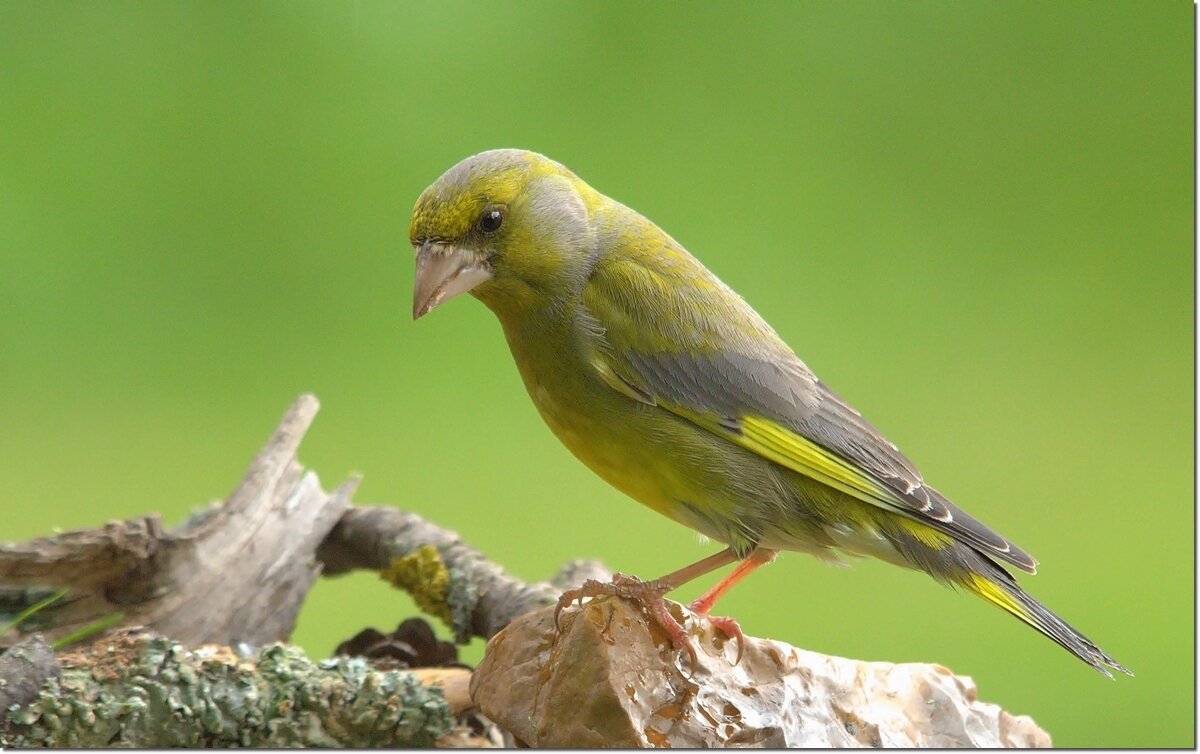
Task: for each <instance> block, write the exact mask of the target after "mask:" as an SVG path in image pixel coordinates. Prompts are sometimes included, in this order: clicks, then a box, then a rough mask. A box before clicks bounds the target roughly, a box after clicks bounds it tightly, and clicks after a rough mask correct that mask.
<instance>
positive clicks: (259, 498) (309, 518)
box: [0, 394, 358, 646]
mask: <svg viewBox="0 0 1200 754" xmlns="http://www.w3.org/2000/svg"><path fill="white" fill-rule="evenodd" d="M318 408H319V403H318V402H317V399H316V398H315V397H314V396H312V395H307V394H306V395H302V396H300V397H299V398H298V399H297V400H296V402H295V403H293V404H292V406H291V408H290V409H288V411H287V413H286V414H285V415H284V417H283V420H282V422H281V423H280V425H279V428H278V429H277V430H276V431H275V433H274V434H273V435H272V436H271V438H270V440H269V441H268V442H267V444H266V446H265V447H264V448H263V450H262V451H261V452H260V453H259V454H258V456H257V457H256V458H255V459H254V461H253V463H252V464H251V465H250V468H249V470H248V471H247V473H246V476H245V478H244V479H243V480H242V482H241V484H239V485H238V487H237V489H235V490H234V491H233V493H232V494H231V495H230V496H229V499H228V500H227V501H226V502H225V503H224V504H222V505H217V506H214V507H212V508H210V509H208V510H207V511H205V512H203V513H201V514H199V515H197V516H195V517H193V518H192V519H191V520H189V521H188V522H186V523H185V524H184V525H183V526H182V527H181V528H180V529H178V530H175V531H168V530H166V528H165V527H164V526H163V524H162V520H161V518H160V517H159V516H158V515H150V516H145V517H141V518H136V519H132V520H129V521H114V522H110V523H109V524H107V525H105V526H104V527H102V528H100V529H93V530H87V531H76V532H69V533H66V534H61V535H59V536H56V537H47V538H41V539H35V540H31V541H29V542H24V543H20V544H12V545H5V546H2V547H0V589H2V594H3V596H5V597H7V598H8V601H10V602H11V601H13V598H14V595H19V594H20V593H21V592H22V591H31V590H36V591H54V590H57V589H59V588H62V587H66V588H67V589H69V594H68V596H67V597H66V599H65V600H63V601H61V602H59V603H58V604H56V605H54V606H52V607H50V608H47V609H45V610H42V611H40V612H39V613H38V614H37V615H36V616H35V619H34V620H31V621H30V623H32V624H33V625H35V626H38V627H39V628H40V629H41V630H42V631H43V633H44V634H45V635H46V637H47V639H48V640H50V641H54V640H55V639H57V638H61V637H63V636H66V635H69V634H71V633H72V632H74V631H77V630H79V629H81V628H83V627H85V626H88V625H91V624H93V623H94V622H96V621H99V620H103V619H106V618H109V617H111V616H114V615H116V614H120V615H121V616H122V618H121V620H120V622H119V623H120V625H126V626H128V625H143V626H147V627H149V628H151V629H153V630H155V631H157V632H159V633H162V634H164V635H166V636H170V637H171V638H173V639H176V640H178V641H181V642H183V643H184V644H187V645H191V646H195V645H198V644H203V643H217V644H224V645H229V646H236V645H238V644H248V645H251V646H262V645H264V644H267V643H268V642H271V641H277V640H283V639H286V638H287V637H288V636H289V635H290V634H291V632H292V628H293V627H294V625H295V621H296V614H297V612H298V611H299V609H300V604H301V602H302V601H303V599H304V596H305V594H306V593H307V592H308V590H309V588H310V587H311V586H312V584H313V582H314V581H315V580H316V578H317V576H318V575H319V574H320V570H321V567H320V564H319V563H317V562H315V560H314V559H313V557H312V554H313V553H314V552H315V551H316V549H317V546H318V545H319V544H320V542H321V540H323V539H324V538H325V536H326V534H328V532H329V531H330V530H331V529H332V528H333V526H334V524H336V523H337V521H338V519H339V518H340V517H341V515H342V514H343V513H344V512H345V511H346V509H347V508H348V507H349V505H350V498H351V496H352V495H353V493H354V489H355V488H356V487H357V486H358V480H357V479H350V480H348V481H346V482H345V483H343V484H341V485H340V486H339V487H337V488H336V489H335V490H333V492H332V493H326V492H325V491H323V490H322V489H321V485H320V482H319V480H318V479H317V476H316V474H314V473H313V472H309V471H305V470H304V468H303V467H302V466H301V465H300V464H299V463H298V462H297V460H296V450H297V448H298V447H299V445H300V441H301V439H302V438H303V437H304V434H305V432H306V431H307V430H308V428H309V426H310V425H311V424H312V421H313V418H314V417H315V416H316V413H317V410H318ZM42 623H44V624H47V625H39V624H42ZM13 633H15V630H14V632H10V635H7V636H0V644H2V643H11V642H12V641H13V640H14V639H15V638H16V636H14V635H12V634H13Z"/></svg>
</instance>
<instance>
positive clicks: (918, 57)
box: [0, 1, 1195, 747]
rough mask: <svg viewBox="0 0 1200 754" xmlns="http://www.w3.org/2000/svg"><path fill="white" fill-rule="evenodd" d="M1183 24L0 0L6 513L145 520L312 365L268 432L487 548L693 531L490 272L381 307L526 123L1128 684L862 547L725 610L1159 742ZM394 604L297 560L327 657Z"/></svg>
mask: <svg viewBox="0 0 1200 754" xmlns="http://www.w3.org/2000/svg"><path fill="white" fill-rule="evenodd" d="M1192 14H1193V9H1192V5H1191V4H1190V3H1188V2H1170V3H1164V2H1129V3H1111V2H1091V1H1089V2H1083V3H1068V2H1056V3H1044V2H1037V3H1021V2H1003V3H999V2H996V3H958V2H954V3H909V2H905V3H899V2H894V3H884V2H874V3H842V2H802V3H801V2H780V3H763V2H758V3H753V4H734V3H702V4H688V5H686V6H683V5H675V4H670V5H656V6H647V5H645V4H643V3H641V2H628V3H611V2H610V3H603V4H601V3H571V4H564V3H522V4H511V3H510V4H493V3H482V2H480V3H451V2H444V3H437V4H432V3H422V4H417V3H383V2H362V1H359V2H336V3H298V2H269V3H258V2H204V3H200V2H188V3H183V2H180V3H174V2H157V3H115V2H104V3H99V2H92V3H71V2H56V3H34V2H5V3H3V4H0V422H2V424H0V426H2V427H3V429H2V431H0V470H2V476H0V478H2V479H3V485H2V487H0V509H2V510H3V529H2V530H0V538H4V539H10V540H18V539H23V538H28V537H33V536H36V535H41V534H46V533H49V532H50V531H52V530H53V529H55V528H64V529H69V528H78V527H90V526H95V525H98V524H100V523H102V522H104V521H106V520H108V519H113V518H122V517H128V516H134V515H138V514H142V513H145V512H148V511H160V512H161V513H162V514H163V515H164V516H165V517H166V518H167V519H168V521H170V522H176V521H179V520H181V519H182V518H183V517H184V516H185V515H186V514H187V512H188V511H189V510H190V509H192V508H194V507H196V506H198V505H201V504H203V503H205V502H207V501H209V500H211V499H215V498H220V497H223V496H224V495H225V494H226V493H227V492H228V491H229V490H230V489H231V488H232V487H233V486H234V484H235V483H236V482H237V481H238V479H239V478H240V476H241V474H242V472H243V470H244V468H245V467H246V465H247V464H248V462H249V460H250V459H251V457H252V456H253V454H254V453H255V452H256V451H257V450H258V448H259V447H260V445H261V444H262V443H263V441H264V440H265V439H266V437H267V435H268V434H269V432H270V431H271V430H272V429H273V428H274V426H275V423H276V421H277V420H278V418H279V416H280V414H281V413H282V412H283V410H284V409H285V408H286V406H287V405H288V404H289V403H290V402H291V400H292V399H293V398H294V397H295V396H296V395H297V394H298V393H300V392H301V391H308V390H311V391H314V392H315V393H316V394H317V395H318V396H319V397H320V399H321V401H322V405H323V409H322V412H321V415H320V417H319V418H318V420H317V423H316V425H315V426H314V428H313V430H312V431H311V432H310V435H309V438H308V440H307V442H306V443H305V445H304V447H303V448H302V454H301V455H302V460H303V462H304V463H305V464H307V465H308V466H309V467H310V468H313V469H315V470H317V471H318V472H319V473H320V474H321V475H322V476H323V480H324V482H325V483H326V485H327V486H332V485H333V484H335V483H337V482H339V481H341V480H342V479H343V478H345V477H346V476H347V475H348V474H350V473H352V472H361V473H363V474H364V476H365V480H364V482H363V485H362V487H361V492H360V494H359V496H358V499H359V501H360V502H368V503H389V504H395V505H398V506H401V507H404V508H407V509H410V510H413V511H416V512H418V513H421V514H423V515H425V516H427V517H429V518H431V519H433V520H434V521H436V522H438V523H440V524H442V525H445V526H447V527H450V528H453V529H456V530H458V531H459V532H460V533H461V534H462V535H463V536H464V537H465V538H466V539H467V540H468V541H470V542H472V543H474V544H475V545H477V546H479V547H480V548H482V549H483V550H484V551H485V552H486V553H487V554H488V555H490V556H491V557H492V558H494V559H495V560H496V561H498V562H499V563H502V564H503V565H505V566H506V567H508V568H509V569H510V570H511V571H513V572H515V573H516V574H518V575H520V576H522V577H526V578H530V579H537V578H543V577H545V576H547V575H549V574H550V573H551V572H552V571H553V570H554V569H555V568H556V567H557V566H558V565H559V564H560V563H562V562H563V561H564V560H567V559H570V558H577V557H592V558H599V559H602V560H604V561H605V562H606V563H608V564H609V565H611V566H612V567H614V568H618V569H620V570H622V571H625V572H630V573H636V574H640V575H643V576H647V577H649V576H656V575H660V574H661V573H663V572H666V571H669V570H672V569H674V568H676V567H678V566H680V565H683V564H684V563H687V562H691V561H692V560H695V559H697V558H699V557H701V556H703V555H705V554H708V553H710V552H713V551H715V549H716V547H715V546H714V545H712V544H709V545H706V546H700V545H698V544H697V540H696V537H695V536H694V535H693V534H692V533H691V532H689V531H687V530H684V529H683V528H681V527H679V526H678V525H676V524H673V523H671V522H669V521H667V520H666V519H662V518H659V517H657V516H656V515H655V514H654V513H652V512H650V511H649V510H647V509H644V508H642V507H640V506H638V505H636V504H635V503H633V502H631V501H630V500H628V499H625V498H623V497H622V496H621V495H620V494H619V493H617V492H615V491H614V490H612V489H610V488H608V487H607V486H606V485H605V484H604V483H603V482H601V481H600V480H599V479H597V478H595V477H593V476H592V475H591V473H590V472H588V471H587V470H586V469H585V468H584V467H583V466H582V465H581V464H579V463H578V462H577V461H575V460H574V459H573V458H571V457H570V455H569V454H568V453H567V451H565V450H564V449H563V448H562V447H560V446H559V444H558V442H557V440H555V439H554V437H553V436H552V435H551V434H550V432H549V431H548V430H547V429H546V428H545V427H544V426H543V425H542V422H541V420H540V419H539V418H538V416H537V414H536V412H535V411H534V409H533V407H532V406H531V405H530V402H529V400H528V398H527V397H526V395H525V393H524V390H523V388H522V386H521V383H520V381H519V379H518V376H517V373H516V370H515V369H514V367H513V365H512V362H511V359H510V357H509V354H508V351H507V348H506V346H505V344H504V342H503V338H502V336H501V333H500V330H499V328H498V326H497V324H496V323H495V321H494V319H493V317H492V315H491V314H490V313H489V312H488V311H487V310H486V309H485V308H484V307H483V306H481V305H479V304H478V303H477V302H474V301H472V300H469V299H467V298H464V299H463V300H456V301H454V302H453V303H452V304H451V305H448V306H445V307H443V308H441V309H439V310H438V311H437V312H436V313H435V314H434V315H433V316H431V317H429V318H427V319H424V320H422V321H421V322H420V323H419V324H413V323H412V322H411V321H410V314H409V312H410V303H409V296H410V290H411V285H412V257H411V250H410V248H409V246H408V243H407V228H408V213H409V209H410V207H411V206H412V202H413V201H414V200H415V199H416V197H417V195H418V194H419V193H420V191H421V190H422V189H423V188H424V187H425V186H426V185H427V184H428V183H430V182H431V181H433V180H434V179H435V178H436V177H437V176H438V175H439V174H440V173H441V172H442V171H444V170H445V169H447V168H449V167H450V166H451V165H452V164H454V163H455V162H457V161H458V160H460V159H461V158H463V157H465V156H467V155H470V154H472V153H475V152H478V151H480V150H483V149H487V148H492V147H500V146H520V147H526V148H530V149H535V150H538V151H541V152H544V153H546V154H548V155H550V156H552V157H554V158H556V159H558V160H560V161H562V162H564V163H565V164H567V165H568V166H570V167H571V168H572V169H574V170H575V171H576V172H578V173H579V175H581V176H582V177H584V179H585V180H587V181H588V182H590V183H591V184H592V185H593V186H595V187H597V188H598V189H600V190H601V191H603V192H605V193H607V194H609V195H611V196H613V197H616V198H618V199H620V200H621V201H623V202H625V203H627V204H629V205H630V206H632V207H635V208H637V209H638V210H639V211H641V212H642V213H644V214H646V215H647V216H649V217H650V218H652V219H653V220H655V221H656V222H658V223H659V224H660V225H661V226H662V227H663V228H665V229H666V230H667V231H668V232H669V233H671V234H672V235H674V236H675V237H676V238H677V239H679V240H680V241H681V242H682V243H683V244H684V245H685V246H687V247H688V248H689V249H690V250H691V251H692V252H693V253H694V254H696V255H697V256H698V257H700V258H701V259H702V260H703V261H704V262H705V263H706V264H708V266H709V267H710V268H712V269H713V270H714V271H715V272H717V274H719V275H720V276H721V277H722V278H723V279H724V280H725V281H726V282H728V283H730V284H731V285H732V286H733V287H734V288H735V289H737V290H738V291H739V292H741V293H742V294H743V295H744V296H745V297H746V298H747V299H748V300H749V301H750V302H751V303H752V304H753V305H754V306H755V307H756V308H757V309H758V311H759V312H760V313H761V314H763V316H764V317H765V318H766V319H767V320H768V321H770V322H771V323H772V324H773V325H774V326H775V328H776V329H777V330H778V331H779V332H780V333H781V335H783V337H784V338H785V339H786V340H788V342H789V343H791V344H792V346H793V347H794V348H795V349H796V351H797V352H798V353H799V354H800V355H801V357H802V358H804V359H805V361H806V362H807V363H808V364H809V365H810V366H811V367H813V368H814V369H815V370H816V371H817V373H818V374H820V375H821V376H822V377H823V378H824V379H825V380H826V382H828V383H829V384H831V385H832V386H833V387H834V389H836V390H837V391H839V392H840V393H842V394H843V395H844V396H846V397H847V398H848V399H849V400H850V401H851V403H853V404H854V405H856V406H857V407H858V408H859V409H861V410H862V411H863V412H864V413H865V414H866V415H867V416H868V417H869V418H871V419H872V420H873V421H874V422H875V423H876V424H877V425H878V426H879V427H880V428H881V429H882V430H883V431H884V432H885V433H886V434H888V435H889V436H890V437H891V438H892V439H893V440H894V441H896V442H897V443H898V444H899V445H900V447H901V448H903V449H904V450H905V451H906V452H907V453H908V454H909V455H910V456H911V457H912V458H913V459H914V460H915V461H916V462H917V463H918V464H919V465H920V467H921V468H922V469H923V471H924V473H925V476H926V478H928V479H930V480H931V481H932V482H933V483H934V484H936V485H937V486H938V487H939V488H941V489H942V490H943V491H944V492H946V493H947V494H948V495H950V496H951V497H952V498H953V499H955V500H956V501H958V502H959V503H960V504H961V505H963V506H964V507H966V508H967V509H968V510H970V511H972V512H973V513H975V514H976V515H978V516H979V517H981V518H982V519H984V520H985V521H987V522H989V523H991V524H992V525H994V526H995V527H996V528H998V529H999V530H1000V531H1002V532H1004V533H1006V534H1008V535H1009V536H1011V537H1012V538H1014V539H1015V540H1016V541H1017V542H1019V543H1020V544H1021V545H1022V546H1024V547H1026V548H1028V549H1029V550H1030V551H1032V552H1033V553H1035V554H1036V555H1037V556H1038V557H1039V558H1040V559H1041V561H1042V569H1041V570H1042V573H1041V574H1040V575H1039V576H1037V577H1036V578H1026V579H1024V580H1023V583H1024V584H1025V585H1026V586H1027V587H1028V588H1029V589H1030V590H1031V591H1032V592H1033V593H1034V594H1036V595H1037V596H1038V597H1040V598H1041V599H1043V600H1044V601H1045V602H1046V603H1047V604H1049V605H1050V606H1052V607H1053V608H1054V609H1055V610H1057V611H1059V612H1060V613H1061V614H1062V615H1064V616H1066V617H1067V618H1068V620H1070V621H1071V622H1073V623H1074V624H1076V625H1077V626H1079V627H1080V628H1081V629H1083V630H1084V631H1085V632H1086V633H1087V634H1089V635H1090V636H1092V637H1093V638H1095V639H1096V640H1097V641H1098V642H1099V643H1100V644H1101V645H1102V646H1103V647H1104V648H1105V649H1107V650H1108V651H1109V652H1111V653H1112V654H1113V656H1115V657H1117V658H1118V659H1120V660H1121V661H1122V662H1124V663H1126V664H1127V665H1128V666H1129V667H1131V668H1133V669H1134V670H1135V672H1136V673H1137V677H1136V678H1134V679H1125V678H1122V679H1119V682H1117V683H1110V682H1108V681H1106V680H1105V679H1103V678H1101V677H1099V676H1097V675H1096V674H1095V673H1094V672H1092V671H1091V670H1089V669H1088V668H1087V667H1085V666H1084V665H1082V664H1080V663H1079V662H1078V661H1076V660H1074V659H1072V658H1071V657H1070V656H1069V655H1067V654H1066V653H1065V652H1063V651H1062V650H1061V649H1059V648H1058V647H1057V646H1055V645H1054V644H1053V643H1052V642H1050V641H1047V640H1046V639H1044V638H1042V637H1039V636H1038V635H1037V634H1036V633H1034V632H1033V631H1031V630H1029V629H1027V628H1025V627H1023V626H1021V625H1020V624H1019V623H1017V622H1016V621H1014V620H1012V619H1010V618H1008V617H1006V616H1004V615H1003V614H1001V613H1000V612H998V611H996V610H994V609H993V608H990V607H988V606H987V605H985V604H984V603H983V602H982V601H978V600H974V599H971V598H968V597H966V596H963V595H960V594H955V593H953V592H951V591H949V590H947V589H943V588H941V587H939V586H938V585H937V584H935V583H933V582H932V581H930V580H929V579H927V578H925V577H923V576H920V575H917V574H913V573H907V572H903V571H901V570H899V569H895V568H892V567H890V566H886V565H883V564H879V563H874V562H862V563H858V564H856V565H855V567H853V568H850V569H833V568H829V567H827V566H824V565H821V564H819V563H817V562H816V561H815V560H812V559H810V558H807V557H804V556H800V555H790V556H785V557H783V558H781V559H780V560H779V561H778V562H777V563H776V564H775V565H773V566H772V567H770V568H767V569H764V571H763V572H760V574H759V575H757V576H756V577H755V578H752V579H750V580H749V581H748V582H747V583H746V584H745V585H744V586H743V587H741V588H739V589H738V590H735V591H734V592H733V594H732V595H731V596H729V597H728V598H727V600H726V601H725V602H724V603H723V604H722V606H721V611H722V612H727V613H730V614H733V615H736V616H738V617H739V618H740V619H741V621H742V625H743V626H744V627H745V629H746V630H747V631H748V632H750V633H753V634H756V635H760V636H769V637H772V638H777V639H781V640H785V641H788V642H791V643H794V644H797V645H800V646H803V647H806V648H809V649H813V650H817V651H821V652H827V653H834V654H840V655H846V656H851V657H859V658H869V659H879V660H890V661H934V662H939V663H943V664H945V665H947V666H949V667H951V668H953V669H954V670H955V671H957V672H959V673H964V674H969V675H971V676H973V677H974V678H975V680H976V681H977V682H978V684H979V687H980V694H981V696H982V697H983V698H984V699H986V700H989V701H994V702H998V703H1000V704H1002V705H1004V706H1005V707H1006V708H1008V709H1010V710H1012V711H1014V712H1017V713H1024V714H1029V715H1032V716H1033V717H1034V718H1035V719H1036V720H1037V721H1038V722H1039V723H1040V724H1042V725H1043V726H1044V727H1046V728H1047V729H1048V730H1049V731H1050V732H1051V733H1052V735H1053V736H1054V740H1055V742H1056V743H1057V744H1058V745H1063V746H1182V747H1190V746H1192V745H1193V743H1194V739H1193V723H1194V705H1195V699H1194V693H1193V689H1194V686H1193V683H1194V651H1193V640H1194V623H1193V615H1194V550H1193V545H1194V541H1193V524H1194V508H1193V502H1194V501H1193V486H1192V479H1193V470H1194V444H1193V430H1194V421H1193V415H1194V402H1193V378H1194V369H1193V343H1194V326H1193V318H1192V315H1193V296H1194V287H1193V264H1194V257H1193V245H1192V237H1193V236H1192V228H1193V225H1192V207H1193V188H1192V187H1193V184H1192V174H1193V157H1192V137H1193V126H1192V111H1193V90H1192V85H1193V84H1192V54H1193V33H1192ZM704 586H705V585H704V584H697V585H694V586H692V587H691V588H689V589H685V590H681V593H680V594H679V596H680V597H688V598H690V597H692V596H694V595H695V594H696V593H698V592H699V591H700V590H702V589H703V588H704ZM414 611H415V608H414V607H413V606H412V603H411V602H409V601H408V600H407V598H405V597H404V596H403V595H400V594H398V593H395V592H393V591H391V590H389V589H388V588H387V587H386V586H384V585H383V584H382V583H380V582H379V581H378V580H377V579H375V578H374V577H372V576H370V575H360V576H357V577H350V578H342V579H338V580H330V581H322V582H321V583H320V584H319V586H318V588H317V589H316V590H315V592H314V593H313V594H312V596H311V599H310V601H309V603H308V605H307V607H306V609H305V611H304V613H303V615H302V616H301V622H300V626H299V629H298V631H297V634H296V640H297V641H298V642H300V643H301V644H303V645H304V646H305V647H306V648H307V649H308V650H309V651H310V652H311V653H312V654H313V655H315V656H327V655H328V654H329V653H330V651H331V650H332V649H333V647H334V646H335V645H336V644H337V642H338V641H339V640H341V639H343V638H345V637H347V636H349V635H351V634H353V633H354V632H356V631H358V630H359V629H360V628H363V627H364V626H366V625H374V626H377V627H381V628H388V627H391V626H392V625H394V624H395V623H396V622H398V621H399V620H400V619H402V618H404V617H406V616H408V615H410V614H412V613H414ZM481 652H482V646H481V645H480V644H479V643H478V642H477V643H476V644H475V645H472V646H471V647H470V648H468V649H467V651H466V657H467V658H468V659H477V658H478V657H479V656H480V654H481Z"/></svg>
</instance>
